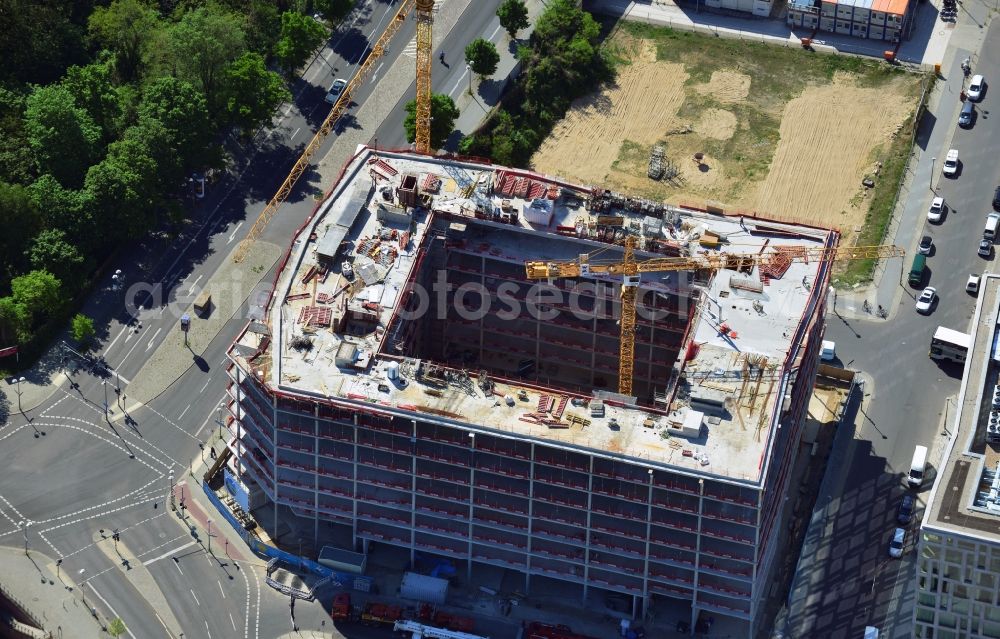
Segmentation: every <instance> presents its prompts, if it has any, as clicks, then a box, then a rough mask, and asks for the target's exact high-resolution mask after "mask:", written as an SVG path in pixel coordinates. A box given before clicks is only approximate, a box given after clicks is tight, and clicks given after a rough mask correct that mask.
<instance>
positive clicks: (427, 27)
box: [414, 0, 434, 153]
mask: <svg viewBox="0 0 1000 639" xmlns="http://www.w3.org/2000/svg"><path fill="white" fill-rule="evenodd" d="M414 11H415V13H416V17H417V109H416V129H417V130H416V139H415V148H416V150H417V152H418V153H430V152H431V66H432V63H431V46H432V36H433V28H432V27H433V24H434V15H433V11H434V0H416V6H415V7H414Z"/></svg>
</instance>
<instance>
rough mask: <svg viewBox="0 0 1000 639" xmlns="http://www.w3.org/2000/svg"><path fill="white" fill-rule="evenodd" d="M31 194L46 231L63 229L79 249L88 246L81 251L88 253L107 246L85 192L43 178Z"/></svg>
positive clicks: (32, 187) (33, 186)
mask: <svg viewBox="0 0 1000 639" xmlns="http://www.w3.org/2000/svg"><path fill="white" fill-rule="evenodd" d="M27 192H28V195H29V196H30V197H31V201H32V202H33V203H34V205H35V209H36V210H37V211H38V212H39V215H41V217H42V226H43V227H44V228H54V229H62V230H63V231H65V232H66V236H67V237H71V238H74V241H75V242H76V244H77V245H78V246H80V247H86V250H84V249H83V248H81V250H84V252H85V253H88V254H92V250H93V249H94V248H96V247H99V246H103V245H104V239H105V238H104V236H103V235H102V234H101V233H99V232H98V231H97V228H96V225H95V221H94V218H93V208H92V206H91V200H90V197H89V195H88V194H87V193H86V192H85V191H82V190H79V191H76V190H72V189H67V188H65V187H63V185H62V184H60V183H59V182H58V181H57V180H56V179H55V178H54V177H52V176H51V175H43V176H41V177H40V178H38V179H37V180H35V181H34V182H32V183H31V184H30V185H29V186H28V188H27ZM26 245H27V244H25V246H26Z"/></svg>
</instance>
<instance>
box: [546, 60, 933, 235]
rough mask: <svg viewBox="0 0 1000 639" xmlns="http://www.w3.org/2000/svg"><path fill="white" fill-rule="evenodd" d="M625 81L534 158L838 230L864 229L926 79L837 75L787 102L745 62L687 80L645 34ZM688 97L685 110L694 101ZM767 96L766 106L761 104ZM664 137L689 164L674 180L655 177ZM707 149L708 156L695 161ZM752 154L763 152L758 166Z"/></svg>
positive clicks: (664, 195) (642, 187)
mask: <svg viewBox="0 0 1000 639" xmlns="http://www.w3.org/2000/svg"><path fill="white" fill-rule="evenodd" d="M633 46H634V47H635V55H634V56H633V62H632V63H631V64H629V65H627V66H623V67H621V68H620V69H619V75H618V82H617V84H616V85H614V86H610V87H608V88H606V89H604V90H603V91H601V93H600V94H596V95H592V96H589V97H588V98H586V99H583V100H580V101H578V103H577V104H575V105H574V106H573V108H572V109H571V110H570V111H569V113H567V115H566V117H565V118H564V119H563V120H562V121H561V122H560V123H559V124H557V125H556V127H555V129H554V131H553V133H552V135H551V136H550V137H549V138H548V139H547V140H546V141H545V143H544V144H543V145H542V147H541V148H540V149H539V150H538V151H537V153H536V154H535V155H534V157H533V158H532V162H531V164H532V168H534V169H536V170H538V171H540V172H543V173H547V174H550V175H560V176H563V177H566V178H569V179H571V180H574V181H578V182H581V183H583V184H590V185H594V186H602V187H605V188H610V189H613V190H618V191H623V192H628V193H631V194H635V195H643V196H646V197H653V198H657V199H661V200H665V201H667V202H670V203H675V204H680V203H686V204H692V205H695V206H702V205H704V204H705V203H706V202H711V203H712V204H714V205H716V206H721V207H723V208H724V209H725V210H728V211H741V212H756V213H757V214H759V215H761V216H762V217H770V218H775V219H782V220H787V221H797V222H804V223H808V224H815V225H819V226H832V227H836V228H839V229H841V230H842V231H843V232H844V233H845V234H846V235H847V236H850V235H852V234H853V233H854V232H856V231H858V230H859V229H860V228H861V225H862V223H863V221H864V218H865V214H866V213H867V210H868V197H867V196H868V194H867V190H866V189H865V188H864V187H863V186H862V185H861V181H862V179H863V178H864V177H866V176H868V175H871V174H873V173H875V172H876V171H877V168H878V163H877V159H878V157H879V154H880V152H881V151H882V150H883V149H885V148H888V143H889V142H890V141H891V139H892V137H893V136H894V135H896V134H897V132H898V131H899V130H900V128H901V127H902V126H903V124H904V123H905V121H906V119H907V118H908V117H909V115H910V114H911V112H912V107H907V106H906V105H907V104H910V103H912V102H913V101H912V100H911V99H910V98H909V97H908V96H909V95H910V93H911V92H912V88H913V86H914V83H916V82H918V80H916V79H914V78H910V77H906V76H898V77H896V78H893V79H891V80H889V81H888V82H886V83H884V84H883V85H881V86H879V87H876V88H872V87H865V86H859V84H858V83H857V81H856V79H855V77H854V76H852V75H849V74H844V73H838V74H837V75H836V76H835V77H834V79H833V81H832V82H828V83H825V84H822V85H809V86H805V87H804V88H803V90H802V92H801V93H800V94H799V95H797V96H796V97H793V98H791V99H789V100H787V101H775V100H774V99H773V98H772V97H771V96H763V95H755V94H754V85H753V82H752V78H751V77H750V76H749V75H747V74H744V73H740V72H739V71H738V70H736V69H724V70H718V71H714V72H713V73H712V75H711V78H710V80H709V81H708V82H688V79H689V74H688V71H687V70H685V66H684V65H683V64H680V63H672V62H664V61H660V62H657V61H655V50H653V48H652V46H651V45H650V43H649V42H647V41H638V43H637V44H635V45H633ZM688 100H690V101H691V102H690V105H689V106H688V108H687V109H686V110H685V108H684V107H685V102H686V101H688ZM762 105H765V106H762ZM755 110H756V112H758V113H760V114H764V115H766V116H767V117H768V118H771V121H772V122H775V123H777V122H778V121H780V127H779V131H778V133H779V135H780V137H778V136H776V135H775V133H774V130H773V125H772V129H771V132H770V134H767V133H761V134H760V135H758V133H757V131H756V130H755V129H754V128H753V126H752V125H751V123H750V118H751V117H755V116H754V111H755ZM657 142H663V143H665V144H666V148H667V152H666V155H667V158H668V159H669V160H670V161H671V162H673V163H674V164H675V165H676V166H677V168H678V169H679V171H680V174H679V178H678V179H677V180H675V181H673V182H671V183H667V182H665V181H664V182H654V181H653V180H650V179H649V178H648V177H647V176H646V169H647V166H648V161H649V152H650V149H651V148H652V146H653V145H654V144H655V143H657ZM696 153H702V154H703V157H702V159H701V161H700V162H698V161H696V160H695V159H694V157H695V154H696ZM748 157H752V158H753V161H754V162H756V164H754V165H752V166H751V165H750V162H749V161H748Z"/></svg>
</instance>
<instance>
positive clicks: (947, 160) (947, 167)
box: [941, 149, 958, 177]
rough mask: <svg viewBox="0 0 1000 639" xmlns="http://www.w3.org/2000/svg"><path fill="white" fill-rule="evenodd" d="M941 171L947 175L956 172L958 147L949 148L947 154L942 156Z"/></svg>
mask: <svg viewBox="0 0 1000 639" xmlns="http://www.w3.org/2000/svg"><path fill="white" fill-rule="evenodd" d="M941 171H942V172H943V173H944V174H945V175H947V176H948V177H952V176H954V175H956V174H957V173H958V149H949V150H948V155H946V156H945V157H944V167H942V169H941Z"/></svg>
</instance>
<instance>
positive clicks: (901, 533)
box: [889, 528, 906, 557]
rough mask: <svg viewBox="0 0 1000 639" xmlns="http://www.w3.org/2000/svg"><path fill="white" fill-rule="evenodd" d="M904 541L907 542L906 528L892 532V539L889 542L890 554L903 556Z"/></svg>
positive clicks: (891, 555)
mask: <svg viewBox="0 0 1000 639" xmlns="http://www.w3.org/2000/svg"><path fill="white" fill-rule="evenodd" d="M904 543H906V529H905V528H897V529H896V530H894V531H893V533H892V541H890V542H889V556H890V557H902V556H903V544H904Z"/></svg>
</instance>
